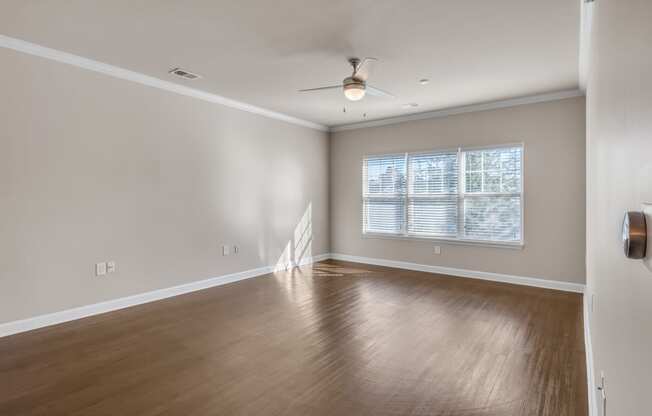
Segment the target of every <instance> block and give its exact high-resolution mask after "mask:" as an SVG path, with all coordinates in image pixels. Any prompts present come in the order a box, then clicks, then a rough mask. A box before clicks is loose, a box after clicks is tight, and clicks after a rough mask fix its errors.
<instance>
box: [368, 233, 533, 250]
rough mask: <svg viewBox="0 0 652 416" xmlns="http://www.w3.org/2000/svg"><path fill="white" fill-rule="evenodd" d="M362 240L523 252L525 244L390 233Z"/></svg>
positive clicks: (370, 236) (370, 234) (371, 235)
mask: <svg viewBox="0 0 652 416" xmlns="http://www.w3.org/2000/svg"><path fill="white" fill-rule="evenodd" d="M360 238H363V239H382V240H385V239H386V240H407V241H428V242H431V243H442V244H450V245H454V246H473V247H490V248H506V249H509V250H523V249H524V248H525V243H524V242H523V241H518V242H515V243H514V242H507V241H504V242H500V241H483V240H462V239H454V238H442V237H428V236H426V235H415V234H390V233H386V234H383V233H365V232H364V231H363V232H362V234H361V235H360Z"/></svg>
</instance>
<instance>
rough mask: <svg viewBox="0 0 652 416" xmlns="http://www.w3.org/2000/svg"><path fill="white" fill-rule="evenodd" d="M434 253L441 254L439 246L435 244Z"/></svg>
mask: <svg viewBox="0 0 652 416" xmlns="http://www.w3.org/2000/svg"><path fill="white" fill-rule="evenodd" d="M434 253H435V254H441V246H435V250H434Z"/></svg>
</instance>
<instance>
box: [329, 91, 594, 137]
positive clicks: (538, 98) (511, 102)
mask: <svg viewBox="0 0 652 416" xmlns="http://www.w3.org/2000/svg"><path fill="white" fill-rule="evenodd" d="M582 96H584V93H583V92H582V91H580V90H579V89H575V90H567V91H558V92H551V93H547V94H539V95H531V96H527V97H519V98H512V99H508V100H500V101H491V102H487V103H482V104H471V105H466V106H462V107H451V108H445V109H442V110H435V111H427V112H423V113H416V114H408V115H404V116H398V117H389V118H383V119H379V120H371V121H364V122H361V123H353V124H344V125H341V126H335V127H331V128H330V131H331V132H333V133H335V132H338V131H344V130H354V129H362V128H367V127H378V126H387V125H390V124H398V123H405V122H406V121H415V120H426V119H430V118H441V117H448V116H452V115H456V114H464V113H474V112H477V111H486V110H496V109H499V108H508V107H516V106H519V105H526V104H535V103H544V102H548V101H557V100H565V99H567V98H575V97H582Z"/></svg>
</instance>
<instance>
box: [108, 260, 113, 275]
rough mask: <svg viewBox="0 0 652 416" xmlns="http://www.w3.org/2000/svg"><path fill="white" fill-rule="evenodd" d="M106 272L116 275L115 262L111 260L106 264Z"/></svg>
mask: <svg viewBox="0 0 652 416" xmlns="http://www.w3.org/2000/svg"><path fill="white" fill-rule="evenodd" d="M106 272H107V273H115V261H113V260H111V261H107V262H106Z"/></svg>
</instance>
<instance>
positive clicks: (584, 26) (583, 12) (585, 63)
mask: <svg viewBox="0 0 652 416" xmlns="http://www.w3.org/2000/svg"><path fill="white" fill-rule="evenodd" d="M579 1H580V2H581V5H580V52H579V53H580V66H579V75H580V90H582V91H586V87H587V84H588V82H589V66H590V63H591V62H590V61H591V34H592V32H593V7H594V5H595V2H594V1H593V0H579Z"/></svg>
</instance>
